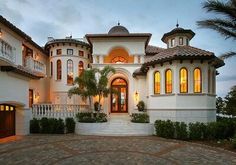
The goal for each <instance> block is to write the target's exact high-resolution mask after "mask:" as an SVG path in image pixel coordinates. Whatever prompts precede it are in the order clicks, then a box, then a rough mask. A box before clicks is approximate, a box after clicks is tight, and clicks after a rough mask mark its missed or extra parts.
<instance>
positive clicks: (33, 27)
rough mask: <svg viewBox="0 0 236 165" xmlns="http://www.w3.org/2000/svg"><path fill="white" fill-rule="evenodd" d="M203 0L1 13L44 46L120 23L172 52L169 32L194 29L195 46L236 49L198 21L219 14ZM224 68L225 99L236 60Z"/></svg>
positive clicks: (60, 4)
mask: <svg viewBox="0 0 236 165" xmlns="http://www.w3.org/2000/svg"><path fill="white" fill-rule="evenodd" d="M202 2H204V1H203V0H60V1H59V0H0V15H2V16H3V17H5V18H6V19H7V20H9V21H10V22H11V23H13V24H14V25H15V26H17V27H18V28H20V29H21V30H22V31H24V32H25V33H26V34H28V35H29V36H31V37H32V39H33V40H34V41H35V42H36V43H38V44H39V45H40V46H43V45H44V44H45V43H46V42H47V37H48V36H51V37H54V38H64V37H66V36H69V35H70V34H72V36H73V38H82V37H83V36H84V35H85V34H87V33H107V32H108V31H109V29H110V28H111V27H112V26H114V25H116V24H117V22H118V20H119V21H120V23H121V25H123V26H125V27H126V28H127V29H128V30H129V31H130V32H148V33H152V39H151V41H150V44H151V45H155V46H160V47H164V48H166V45H165V44H164V43H163V42H162V41H161V37H162V35H163V34H164V33H166V32H169V31H170V30H172V29H173V28H175V25H176V21H177V19H178V20H179V25H180V27H183V28H187V29H192V30H193V31H194V32H195V33H196V36H195V37H194V38H193V39H192V41H191V43H190V44H191V46H194V47H198V48H201V49H204V50H208V51H212V52H214V53H215V55H216V56H219V55H220V54H221V53H224V52H227V51H236V41H235V40H232V39H228V40H225V39H224V38H223V37H222V36H221V35H220V34H218V33H217V32H214V31H212V30H209V29H199V28H198V27H197V25H196V21H198V20H202V19H205V18H214V17H216V15H214V14H210V13H206V11H205V10H203V9H202ZM225 64H226V65H225V66H224V67H222V68H220V69H218V71H219V73H220V75H219V76H217V95H219V96H223V97H224V96H225V95H226V94H227V93H228V91H229V90H230V88H231V87H232V86H233V85H236V57H234V58H231V59H228V60H226V61H225Z"/></svg>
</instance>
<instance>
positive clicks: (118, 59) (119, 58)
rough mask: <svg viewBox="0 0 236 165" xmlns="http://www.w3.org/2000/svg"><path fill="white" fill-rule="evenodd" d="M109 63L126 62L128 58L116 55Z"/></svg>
mask: <svg viewBox="0 0 236 165" xmlns="http://www.w3.org/2000/svg"><path fill="white" fill-rule="evenodd" d="M111 63H116V64H123V63H128V60H127V59H126V58H124V57H121V56H117V57H115V58H113V59H112V60H111Z"/></svg>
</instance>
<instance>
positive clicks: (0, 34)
mask: <svg viewBox="0 0 236 165" xmlns="http://www.w3.org/2000/svg"><path fill="white" fill-rule="evenodd" d="M1 37H2V29H1V28H0V38H1Z"/></svg>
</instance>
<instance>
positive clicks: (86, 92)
mask: <svg viewBox="0 0 236 165" xmlns="http://www.w3.org/2000/svg"><path fill="white" fill-rule="evenodd" d="M95 73H96V70H94V69H89V70H84V71H83V72H82V73H81V74H80V76H79V77H76V78H75V81H74V84H75V86H74V87H72V88H71V89H70V90H69V91H68V95H69V97H71V96H72V95H80V96H81V97H82V99H87V98H88V99H89V110H90V111H91V112H92V97H93V96H96V95H97V93H96V91H97V89H96V78H95Z"/></svg>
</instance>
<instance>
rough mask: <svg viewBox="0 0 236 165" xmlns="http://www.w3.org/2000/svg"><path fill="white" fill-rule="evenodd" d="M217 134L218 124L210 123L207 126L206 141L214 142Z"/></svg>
mask: <svg viewBox="0 0 236 165" xmlns="http://www.w3.org/2000/svg"><path fill="white" fill-rule="evenodd" d="M216 134H217V122H210V123H208V124H207V125H206V134H205V136H204V139H208V140H213V139H215V137H216Z"/></svg>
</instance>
